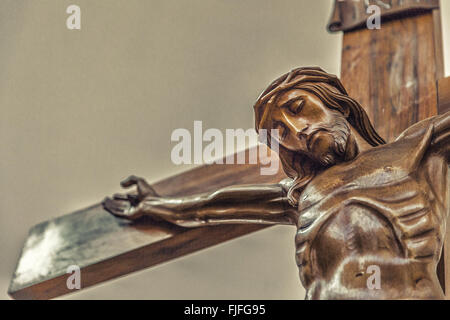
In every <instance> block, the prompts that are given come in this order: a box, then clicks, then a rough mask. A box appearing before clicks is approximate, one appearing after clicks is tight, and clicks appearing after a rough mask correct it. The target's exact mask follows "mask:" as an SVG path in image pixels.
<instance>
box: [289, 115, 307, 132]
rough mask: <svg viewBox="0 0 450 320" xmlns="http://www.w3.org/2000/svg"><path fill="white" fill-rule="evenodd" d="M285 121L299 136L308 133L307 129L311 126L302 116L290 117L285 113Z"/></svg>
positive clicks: (290, 129)
mask: <svg viewBox="0 0 450 320" xmlns="http://www.w3.org/2000/svg"><path fill="white" fill-rule="evenodd" d="M284 120H285V121H284V123H285V124H286V126H287V127H288V129H289V131H290V132H292V133H293V134H295V136H297V137H302V136H305V135H306V131H307V130H308V128H309V125H308V123H307V122H306V121H304V120H303V119H301V118H300V117H295V118H293V117H289V116H287V115H284Z"/></svg>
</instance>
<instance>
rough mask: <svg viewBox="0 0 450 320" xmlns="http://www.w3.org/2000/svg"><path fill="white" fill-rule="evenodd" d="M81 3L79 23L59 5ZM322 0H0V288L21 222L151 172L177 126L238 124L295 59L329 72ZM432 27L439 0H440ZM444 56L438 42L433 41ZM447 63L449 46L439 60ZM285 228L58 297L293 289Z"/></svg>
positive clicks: (298, 292) (334, 62)
mask: <svg viewBox="0 0 450 320" xmlns="http://www.w3.org/2000/svg"><path fill="white" fill-rule="evenodd" d="M70 4H77V5H79V6H80V7H81V30H79V31H77V30H68V29H67V28H66V24H65V23H66V19H67V17H68V14H66V12H65V11H66V8H67V7H68V6H69V5H70ZM331 6H332V0H320V1H312V0H277V1H275V0H245V1H242V0H189V1H187V0H183V1H180V0H151V1H150V0H149V1H145V0H139V1H138V0H127V1H124V0H95V1H92V0H91V1H87V0H70V1H68V0H40V1H34V0H2V1H1V2H0V48H1V50H0V115H1V116H0V150H1V157H0V244H1V245H0V248H1V249H0V250H1V258H0V298H3V299H7V298H8V296H7V294H6V291H7V288H8V284H9V281H10V278H11V276H12V273H13V271H14V268H15V264H16V262H17V259H18V257H19V254H20V250H21V248H22V245H23V243H24V241H25V238H26V235H27V232H28V230H29V228H30V227H32V226H33V225H35V224H36V223H39V222H42V221H44V220H47V219H51V218H53V217H57V216H60V215H63V214H66V213H70V212H73V211H75V210H78V209H81V208H84V207H86V206H89V205H91V204H93V203H96V202H99V201H100V200H101V199H103V198H104V197H105V196H106V195H110V194H112V193H115V192H117V191H119V185H118V183H119V181H120V180H121V179H122V178H124V177H126V176H127V175H129V174H131V173H133V174H137V175H140V176H144V177H146V178H147V179H148V180H149V181H150V182H152V181H157V180H160V179H162V178H164V177H166V176H169V175H172V174H175V173H179V172H182V171H184V170H186V169H189V168H190V166H176V165H174V164H173V163H172V162H171V161H170V151H171V149H172V147H173V146H174V143H172V142H171V141H170V136H171V133H172V131H173V130H174V129H176V128H187V129H189V130H192V128H193V122H194V120H202V121H203V127H204V129H205V128H218V129H221V130H225V129H226V128H245V129H247V128H251V127H253V112H252V105H253V103H254V101H255V99H256V98H257V96H258V94H259V93H260V92H261V90H262V89H264V88H265V87H266V86H267V85H268V84H269V82H270V81H272V80H273V79H275V78H276V77H277V76H279V75H281V74H282V73H284V72H287V71H288V70H290V69H292V68H293V67H297V66H306V65H319V66H321V67H323V68H324V69H326V70H327V71H328V72H331V73H335V74H339V68H340V52H341V39H342V38H341V35H340V34H334V35H331V34H328V33H327V31H326V29H325V26H326V23H327V21H328V18H329V15H330V13H331ZM442 12H443V13H444V17H443V24H444V39H445V40H448V39H449V36H450V34H449V30H450V26H449V23H450V2H449V1H448V0H444V1H443V9H442ZM445 46H446V57H449V52H450V51H449V41H446V42H445ZM446 63H447V65H446V66H447V74H448V71H449V70H450V68H449V63H450V58H449V59H447V61H446ZM294 234H295V229H294V228H292V227H274V228H270V229H268V230H265V231H261V232H258V233H255V234H252V235H248V236H245V237H243V238H240V239H238V240H233V241H230V242H227V243H224V244H221V245H219V246H216V247H213V248H209V249H207V250H203V251H201V252H198V253H196V254H192V255H189V256H186V257H183V258H180V259H177V260H174V261H171V262H168V263H165V264H163V265H160V266H157V267H154V268H152V269H149V270H144V271H141V272H138V273H135V274H132V275H129V276H127V277H124V278H121V279H117V280H114V281H111V282H108V283H106V284H102V285H98V286H95V287H92V288H89V289H86V290H83V291H81V292H78V293H74V294H72V295H69V296H66V297H64V298H68V299H82V298H86V299H96V298H98V299H110V298H117V299H301V298H303V297H304V290H303V288H302V287H301V284H300V280H299V279H298V270H297V267H296V264H295V260H294V251H295V249H294Z"/></svg>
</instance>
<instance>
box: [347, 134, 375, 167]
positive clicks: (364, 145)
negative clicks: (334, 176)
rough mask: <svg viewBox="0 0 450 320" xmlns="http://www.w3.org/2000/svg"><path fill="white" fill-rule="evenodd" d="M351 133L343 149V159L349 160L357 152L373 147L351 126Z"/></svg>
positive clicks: (354, 156) (356, 154) (355, 155)
mask: <svg viewBox="0 0 450 320" xmlns="http://www.w3.org/2000/svg"><path fill="white" fill-rule="evenodd" d="M350 131H351V134H350V135H349V137H348V141H347V147H346V150H345V160H346V161H349V160H352V159H354V158H356V157H357V156H358V154H359V153H361V152H364V151H367V150H369V149H371V148H373V147H372V146H371V145H370V144H369V143H368V142H367V141H366V140H364V138H363V137H361V135H360V134H359V133H358V131H356V130H355V129H354V128H353V127H351V128H350Z"/></svg>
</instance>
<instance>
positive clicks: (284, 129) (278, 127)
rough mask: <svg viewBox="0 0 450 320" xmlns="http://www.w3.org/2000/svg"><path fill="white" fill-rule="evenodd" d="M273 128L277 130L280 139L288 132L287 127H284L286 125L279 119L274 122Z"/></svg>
mask: <svg viewBox="0 0 450 320" xmlns="http://www.w3.org/2000/svg"><path fill="white" fill-rule="evenodd" d="M273 128H274V129H275V130H279V132H278V136H279V137H280V139H281V140H284V139H285V138H286V137H287V135H288V133H289V129H288V128H287V127H286V125H285V124H284V123H283V122H280V121H276V122H275V123H274V126H273Z"/></svg>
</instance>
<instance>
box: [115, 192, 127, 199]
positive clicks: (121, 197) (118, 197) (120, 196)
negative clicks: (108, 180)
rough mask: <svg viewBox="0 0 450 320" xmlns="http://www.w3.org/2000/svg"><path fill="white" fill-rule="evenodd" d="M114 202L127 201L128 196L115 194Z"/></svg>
mask: <svg viewBox="0 0 450 320" xmlns="http://www.w3.org/2000/svg"><path fill="white" fill-rule="evenodd" d="M113 199H114V200H128V195H127V194H123V193H116V194H114V195H113Z"/></svg>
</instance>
